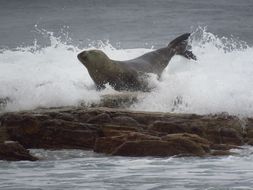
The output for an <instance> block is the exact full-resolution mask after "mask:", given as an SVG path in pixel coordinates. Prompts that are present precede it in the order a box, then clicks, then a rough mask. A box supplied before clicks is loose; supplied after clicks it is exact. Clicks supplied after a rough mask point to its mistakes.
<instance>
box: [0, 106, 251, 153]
mask: <svg viewBox="0 0 253 190" xmlns="http://www.w3.org/2000/svg"><path fill="white" fill-rule="evenodd" d="M6 140H13V141H18V142H19V143H20V144H21V145H23V146H24V147H25V148H47V149H62V148H78V149H88V150H93V149H94V151H95V152H102V153H106V154H112V155H122V156H170V155H178V154H180V155H195V156H196V155H197V156H203V155H210V154H212V152H213V150H216V151H220V150H222V151H226V150H229V149H231V148H233V147H236V146H241V145H244V144H245V143H248V144H251V145H252V144H253V119H252V118H246V119H243V120H242V119H239V118H237V117H235V116H228V115H226V114H220V115H195V114H175V113H159V112H138V111H128V110H121V109H111V108H86V107H64V108H52V109H38V110H33V111H23V112H14V113H5V114H2V115H0V143H3V142H4V141H6ZM222 146H223V148H222ZM224 147H226V148H224ZM213 154H215V155H217V154H218V152H217V153H213Z"/></svg>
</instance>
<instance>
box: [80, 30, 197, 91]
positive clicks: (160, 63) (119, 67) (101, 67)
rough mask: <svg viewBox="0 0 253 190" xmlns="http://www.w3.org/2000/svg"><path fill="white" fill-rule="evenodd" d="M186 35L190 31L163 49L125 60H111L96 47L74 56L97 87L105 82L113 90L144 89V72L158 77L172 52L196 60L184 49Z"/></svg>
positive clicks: (187, 36)
mask: <svg viewBox="0 0 253 190" xmlns="http://www.w3.org/2000/svg"><path fill="white" fill-rule="evenodd" d="M189 36H190V33H186V34H183V35H181V36H179V37H178V38H176V39H175V40H173V41H172V42H170V44H169V45H168V46H167V47H165V48H161V49H158V50H155V51H152V52H149V53H146V54H144V55H142V56H140V57H137V58H135V59H131V60H127V61H116V60H111V59H109V58H108V56H107V55H106V54H105V53H104V52H102V51H100V50H90V51H83V52H81V53H79V54H78V56H77V57H78V59H79V60H80V61H81V62H82V64H83V65H84V66H85V67H86V68H87V70H88V72H89V74H90V76H91V78H92V79H93V81H94V82H95V84H96V86H97V88H98V89H101V88H104V87H105V84H107V83H109V84H110V85H111V86H112V87H113V88H114V89H116V90H131V91H137V90H141V91H147V90H148V82H147V80H146V77H147V73H154V74H157V75H158V77H160V76H161V74H162V72H163V70H164V69H165V68H166V67H167V65H168V63H169V61H170V60H171V58H172V57H173V56H174V55H176V54H177V55H182V56H184V57H186V58H188V59H194V60H196V56H195V55H193V53H192V52H191V51H189V50H187V42H186V40H187V39H188V38H189Z"/></svg>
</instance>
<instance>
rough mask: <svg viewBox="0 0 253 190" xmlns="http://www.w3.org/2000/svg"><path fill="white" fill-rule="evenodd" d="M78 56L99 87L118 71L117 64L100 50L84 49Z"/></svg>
mask: <svg viewBox="0 0 253 190" xmlns="http://www.w3.org/2000/svg"><path fill="white" fill-rule="evenodd" d="M77 58H78V59H79V61H80V62H81V63H82V64H83V65H84V66H85V67H86V69H87V70H88V72H89V74H90V76H91V78H92V79H93V81H94V82H95V84H96V85H97V87H98V88H102V87H103V86H104V85H105V84H106V83H108V82H110V81H111V78H112V77H113V76H114V73H115V72H117V69H115V64H113V63H112V61H111V60H110V59H109V58H108V56H107V55H106V54H105V53H104V52H102V51H100V50H89V51H83V52H81V53H79V54H78V55H77Z"/></svg>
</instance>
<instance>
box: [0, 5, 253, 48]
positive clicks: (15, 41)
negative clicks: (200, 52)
mask: <svg viewBox="0 0 253 190" xmlns="http://www.w3.org/2000/svg"><path fill="white" fill-rule="evenodd" d="M35 25H37V26H38V27H40V28H44V29H46V30H48V31H53V32H55V33H60V32H61V30H62V29H63V28H65V30H68V31H69V35H70V37H72V39H73V43H74V44H82V45H83V46H85V45H86V44H87V43H90V42H93V41H97V40H109V41H110V43H112V44H113V45H118V44H119V43H120V46H121V47H123V48H136V47H144V46H145V45H146V46H147V47H150V46H151V45H154V46H158V47H160V46H164V45H165V44H167V43H168V42H169V41H168V39H171V38H173V37H175V36H177V35H180V34H181V33H183V32H191V31H194V30H195V29H196V27H198V26H207V27H208V30H209V31H210V32H212V33H214V34H216V35H219V36H227V37H229V36H231V35H233V36H234V37H238V38H240V39H241V40H243V41H246V42H247V43H249V44H252V43H253V37H252V31H253V1H252V0H240V1H238V0H212V1H209V0H155V1H153V0H125V1H123V0H43V1H42V0H1V1H0V47H1V46H3V47H6V46H7V47H17V46H19V45H20V44H24V45H27V44H32V43H33V40H34V38H39V36H37V35H36V32H35V31H36V30H35V27H34V26H35ZM42 42H43V39H41V43H42Z"/></svg>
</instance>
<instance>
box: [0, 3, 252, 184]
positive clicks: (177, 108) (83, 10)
mask: <svg viewBox="0 0 253 190" xmlns="http://www.w3.org/2000/svg"><path fill="white" fill-rule="evenodd" d="M252 31H253V1H251V0H241V1H238V0H213V1H208V0H177V1H175V0H156V1H151V0H128V1H117V0H106V1H103V0H43V1H41V0H0V100H6V104H5V103H4V104H3V103H0V110H1V112H5V111H16V110H27V109H35V108H37V107H52V106H53V107H57V106H69V105H79V104H80V103H84V102H85V103H87V105H89V104H90V103H93V102H98V101H99V100H100V97H101V95H103V94H106V93H116V92H115V91H114V90H113V89H111V88H110V86H108V87H107V88H106V89H105V90H104V91H100V92H98V91H96V90H95V88H94V84H93V81H92V80H91V78H90V77H89V75H88V72H87V70H86V69H85V68H84V66H82V64H81V63H79V61H78V60H77V58H76V55H77V54H78V53H79V52H80V51H82V50H87V49H100V50H103V51H104V52H105V53H106V54H108V56H109V57H110V58H112V59H117V60H127V59H131V58H135V57H137V56H139V55H142V54H143V53H146V52H149V51H152V50H154V49H157V48H161V47H164V46H166V45H167V44H168V43H169V42H170V41H171V40H173V39H174V38H175V37H177V36H178V35H180V34H182V33H185V32H192V36H191V37H190V40H189V44H190V45H191V46H192V51H193V52H194V54H196V56H197V58H198V60H197V61H193V60H186V59H185V58H182V57H180V56H174V57H173V59H172V60H171V62H170V63H169V65H168V67H167V68H166V69H165V71H164V73H163V75H162V78H161V80H160V81H158V80H157V79H156V78H155V77H154V78H152V80H151V81H150V82H151V83H153V84H154V85H155V86H156V87H155V88H154V89H153V91H152V92H151V93H148V94H147V95H145V96H144V97H143V99H141V101H140V102H138V103H137V104H135V105H133V106H132V107H131V108H129V109H133V110H146V111H163V112H168V111H169V112H179V113H198V114H209V113H220V112H227V113H229V114H233V115H238V116H240V117H241V116H242V117H245V116H252V115H253V83H252V81H253V75H252V73H253V37H252ZM2 102H3V101H2ZM237 151H238V150H237ZM33 152H34V153H35V154H36V155H40V156H41V157H42V158H44V160H42V161H38V162H33V163H31V162H5V161H1V162H0V171H1V172H0V189H70V188H71V189H253V184H252V182H251V179H252V177H253V175H252V174H253V167H252V166H251V163H252V161H253V157H252V149H251V148H249V147H245V149H244V150H241V151H239V155H237V156H228V157H217V158H205V159H199V158H122V157H107V156H104V155H97V154H93V153H91V152H85V151H52V152H51V151H43V150H33Z"/></svg>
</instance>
